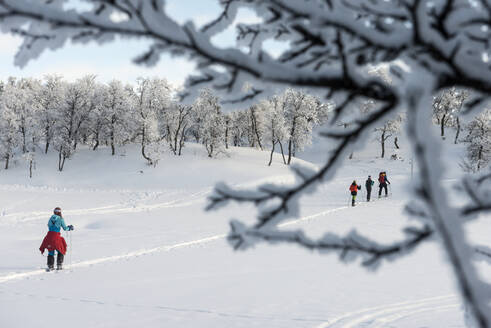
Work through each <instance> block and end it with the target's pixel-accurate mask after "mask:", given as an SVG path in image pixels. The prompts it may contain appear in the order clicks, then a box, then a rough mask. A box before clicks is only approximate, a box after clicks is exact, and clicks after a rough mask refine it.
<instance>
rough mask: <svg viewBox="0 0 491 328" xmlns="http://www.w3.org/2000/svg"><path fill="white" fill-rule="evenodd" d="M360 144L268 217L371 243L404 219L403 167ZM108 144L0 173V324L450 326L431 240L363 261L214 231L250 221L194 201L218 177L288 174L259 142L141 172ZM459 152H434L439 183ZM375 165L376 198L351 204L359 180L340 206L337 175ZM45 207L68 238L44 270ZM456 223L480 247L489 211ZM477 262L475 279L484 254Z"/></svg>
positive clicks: (191, 152) (243, 180)
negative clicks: (331, 174) (287, 217)
mask: <svg viewBox="0 0 491 328" xmlns="http://www.w3.org/2000/svg"><path fill="white" fill-rule="evenodd" d="M402 146H403V147H404V146H406V145H404V144H403V145H402ZM376 147H377V145H376V144H372V145H370V147H369V149H367V150H366V152H364V153H355V157H354V159H353V160H351V161H346V163H345V166H344V167H343V168H342V169H341V170H339V172H338V174H337V175H336V178H335V179H334V180H333V181H331V182H329V183H326V184H325V185H323V186H322V188H321V190H320V191H319V192H318V193H316V194H314V195H310V196H309V197H305V198H303V199H302V201H301V203H302V209H301V216H300V217H299V218H298V219H297V220H294V221H290V222H287V223H284V224H283V226H282V228H283V229H305V230H306V231H307V232H308V233H309V234H310V235H312V236H320V235H321V234H322V233H323V232H325V231H332V232H336V233H340V234H345V233H347V232H349V231H350V230H351V229H353V227H357V229H358V230H359V231H363V232H364V233H365V234H367V235H368V236H370V237H372V238H375V239H376V240H378V241H379V242H387V243H388V242H391V241H393V240H396V239H399V238H401V237H402V233H401V228H402V227H405V226H407V225H410V224H411V223H412V221H411V220H409V219H408V218H407V217H405V216H404V215H403V207H404V204H405V202H406V200H407V199H408V190H409V185H408V178H409V177H410V166H409V163H408V159H407V158H405V160H404V161H391V160H389V159H384V160H382V159H375V155H376V154H378V148H376ZM452 147H453V146H452ZM319 149H320V148H319V147H314V148H312V149H311V150H308V151H307V152H305V153H304V154H303V156H302V157H303V158H304V159H306V160H308V161H310V162H312V163H313V164H308V163H307V162H305V164H307V165H316V163H317V164H318V163H319V161H320V159H321V158H322V157H323V156H322V151H320V150H319ZM109 151H110V150H108V149H104V148H103V149H100V150H99V151H97V152H92V151H90V150H81V151H79V152H78V153H77V154H76V155H75V157H74V158H73V159H72V160H70V161H68V162H67V164H66V166H65V171H64V172H63V173H58V172H57V171H56V165H57V164H56V163H57V162H56V161H57V157H56V154H53V153H52V154H49V155H48V156H44V155H40V157H39V158H38V165H37V169H36V170H35V171H34V177H33V178H32V179H29V178H28V172H27V168H25V167H24V164H23V163H20V164H19V165H17V166H16V167H15V168H13V169H12V170H8V171H5V170H1V171H0V247H1V249H2V255H3V256H2V261H1V262H0V327H5V328H17V327H18V328H25V327H36V328H41V327H53V325H55V326H62V327H70V328H72V327H73V328H75V327H84V328H85V327H309V328H315V327H318V328H320V327H325V328H327V327H330V328H340V327H344V328H348V327H370V328H371V327H401V328H405V327H407V328H409V327H411V328H414V327H448V328H450V327H464V316H463V309H462V306H461V302H460V298H459V295H458V293H457V290H456V287H455V284H454V279H453V275H452V273H451V271H450V267H449V265H448V264H447V263H446V260H445V258H444V255H443V253H442V252H441V250H440V248H439V246H438V244H437V243H436V242H435V241H432V242H429V243H425V244H424V245H422V246H421V247H419V248H418V249H417V250H416V251H415V252H414V253H412V254H410V255H408V256H406V257H403V258H400V259H398V260H397V261H394V262H391V263H387V262H383V264H382V266H381V267H380V268H379V269H378V270H377V271H375V272H372V271H367V270H366V269H364V268H362V267H361V266H360V265H359V264H358V263H351V264H349V265H345V264H341V263H340V262H339V261H338V259H337V257H336V256H335V255H334V254H329V255H320V254H318V253H315V252H309V251H307V250H304V249H301V248H299V247H296V246H291V245H283V244H281V245H268V244H261V245H260V246H258V247H256V248H255V249H252V250H249V251H246V252H234V251H233V250H232V249H231V247H230V246H229V245H228V244H227V242H226V239H225V236H226V234H227V233H228V231H229V225H228V222H229V220H230V218H239V219H242V220H244V221H249V222H252V221H251V219H252V218H253V217H254V214H255V210H254V208H252V207H251V206H248V205H247V206H245V205H244V206H239V205H233V206H229V207H226V208H224V209H222V210H220V211H217V212H204V211H203V208H204V206H205V205H206V198H207V196H208V195H209V194H210V192H211V191H212V189H213V186H214V184H215V183H216V182H218V181H227V182H228V183H230V184H232V185H235V186H238V187H247V186H253V185H255V184H257V183H260V182H264V181H273V182H280V183H290V182H291V181H292V176H291V174H290V172H289V170H288V168H287V167H286V166H284V165H282V164H281V163H280V158H279V157H276V158H275V162H274V163H273V165H272V167H267V166H266V163H267V160H268V159H269V157H268V156H269V154H268V152H260V151H257V150H251V149H246V148H243V149H242V148H235V149H232V150H231V151H230V154H229V156H228V157H224V156H222V157H221V158H220V159H208V158H207V157H206V156H205V154H204V150H203V149H202V148H201V147H200V146H197V145H193V144H188V145H187V147H186V149H185V154H184V156H183V157H181V158H178V157H175V156H172V155H167V156H165V158H163V159H162V160H161V161H160V163H159V165H158V166H157V167H156V168H153V167H148V166H146V165H145V164H144V161H143V160H142V159H141V158H140V157H139V153H138V149H136V148H128V149H127V150H126V154H125V156H115V157H114V158H111V156H110V154H109ZM460 151H461V148H459V147H453V148H452V152H450V153H449V155H448V160H449V161H450V162H451V163H452V164H453V166H454V169H451V170H449V172H447V174H446V181H445V185H446V186H448V191H451V186H452V184H454V183H455V182H456V181H455V180H454V179H455V177H456V174H458V160H459V158H458V156H457V154H458V153H459V152H460ZM392 152H393V151H392V148H391V147H390V149H389V151H388V154H389V155H390V154H391V153H392ZM402 155H403V157H406V156H404V154H402ZM297 161H300V160H297ZM381 170H386V171H387V172H388V175H389V179H390V181H391V182H392V184H391V192H392V196H391V197H389V198H388V199H381V200H375V201H373V202H370V203H366V202H363V201H362V200H363V196H364V191H362V193H361V195H360V196H359V197H358V200H359V201H360V203H359V205H358V206H357V207H355V208H352V207H351V206H348V201H349V193H348V191H347V190H348V186H349V184H350V183H351V181H352V180H353V179H357V181H358V183H360V184H363V185H364V181H365V179H366V176H367V175H368V174H371V175H372V177H373V178H374V179H376V178H377V174H378V172H379V171H381ZM376 186H377V184H376ZM363 189H364V188H363ZM375 189H377V188H375ZM55 206H60V207H61V208H62V209H63V214H64V217H65V221H66V222H67V224H73V225H74V226H75V231H74V232H72V233H71V236H69V235H67V234H66V233H64V235H65V238H66V239H67V242H68V243H69V245H71V249H72V252H71V253H68V255H67V256H66V260H65V268H66V270H63V271H61V272H50V273H46V272H44V267H45V263H46V257H42V256H41V255H40V254H39V251H38V247H39V245H40V243H41V241H42V238H43V237H44V235H45V233H46V230H47V227H46V223H47V221H48V218H49V216H50V214H51V211H52V209H53V208H54V207H55ZM469 233H472V234H473V236H475V240H476V241H482V242H483V243H486V241H489V236H490V233H491V220H487V222H486V220H480V222H479V223H475V224H474V225H472V226H471V229H470V231H469ZM45 254H46V253H45ZM480 268H481V269H482V270H481V271H482V272H483V274H486V275H487V276H488V277H491V272H490V268H489V266H488V265H486V264H482V267H480Z"/></svg>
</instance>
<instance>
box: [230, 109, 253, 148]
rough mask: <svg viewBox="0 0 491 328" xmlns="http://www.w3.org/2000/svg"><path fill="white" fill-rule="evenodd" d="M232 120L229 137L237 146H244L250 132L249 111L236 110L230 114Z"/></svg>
mask: <svg viewBox="0 0 491 328" xmlns="http://www.w3.org/2000/svg"><path fill="white" fill-rule="evenodd" d="M227 115H229V117H230V119H231V122H230V125H231V126H230V128H229V132H228V135H229V139H230V140H232V144H233V145H234V146H235V147H242V146H244V144H246V142H245V139H246V135H247V134H248V133H247V131H248V124H247V122H248V121H247V113H246V112H245V111H234V112H231V113H229V114H227Z"/></svg>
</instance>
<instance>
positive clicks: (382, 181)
mask: <svg viewBox="0 0 491 328" xmlns="http://www.w3.org/2000/svg"><path fill="white" fill-rule="evenodd" d="M378 183H379V185H378V188H379V189H378V198H380V196H381V195H382V188H383V189H384V190H385V197H387V194H388V192H387V184H390V182H389V179H387V173H386V172H380V174H379V176H378Z"/></svg>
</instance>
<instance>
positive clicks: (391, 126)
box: [375, 116, 402, 158]
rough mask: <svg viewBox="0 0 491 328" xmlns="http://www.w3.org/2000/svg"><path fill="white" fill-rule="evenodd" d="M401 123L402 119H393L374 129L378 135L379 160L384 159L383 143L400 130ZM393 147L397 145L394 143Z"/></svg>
mask: <svg viewBox="0 0 491 328" xmlns="http://www.w3.org/2000/svg"><path fill="white" fill-rule="evenodd" d="M401 121H402V118H401V117H400V116H398V117H396V118H394V119H391V120H388V121H386V122H385V123H384V125H382V126H380V127H377V128H375V131H377V132H378V133H380V135H379V138H378V140H379V142H380V147H381V153H380V157H381V158H384V156H385V141H387V139H389V138H390V137H392V136H394V135H395V134H396V133H398V132H399V130H400V129H401ZM395 145H396V146H397V143H395Z"/></svg>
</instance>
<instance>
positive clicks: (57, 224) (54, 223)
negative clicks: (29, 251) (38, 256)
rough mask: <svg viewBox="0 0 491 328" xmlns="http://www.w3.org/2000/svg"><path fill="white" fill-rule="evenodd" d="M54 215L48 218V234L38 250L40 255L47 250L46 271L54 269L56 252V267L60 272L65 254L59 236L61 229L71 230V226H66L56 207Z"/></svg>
mask: <svg viewBox="0 0 491 328" xmlns="http://www.w3.org/2000/svg"><path fill="white" fill-rule="evenodd" d="M53 212H54V214H53V215H52V216H51V217H50V218H49V221H48V229H49V232H48V234H47V235H46V237H45V238H44V240H43V243H42V245H41V247H40V248H39V250H40V251H41V253H43V252H44V250H45V249H46V248H47V249H48V270H53V269H54V264H55V250H56V251H57V253H58V254H57V257H56V266H57V268H56V269H57V270H61V269H62V267H63V259H64V257H65V252H66V242H65V239H64V238H63V237H61V235H60V231H61V229H63V230H65V231H71V230H73V225H68V226H67V225H66V224H65V220H64V219H63V216H62V215H61V208H59V207H56V208H55V209H54V211H53Z"/></svg>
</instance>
